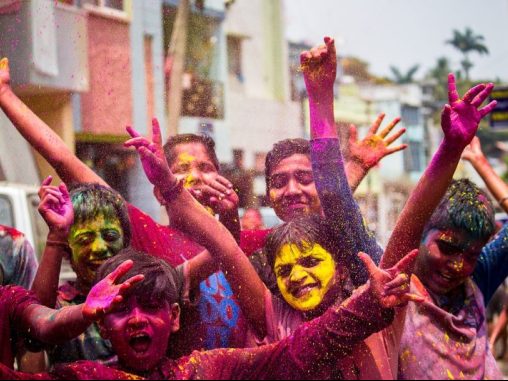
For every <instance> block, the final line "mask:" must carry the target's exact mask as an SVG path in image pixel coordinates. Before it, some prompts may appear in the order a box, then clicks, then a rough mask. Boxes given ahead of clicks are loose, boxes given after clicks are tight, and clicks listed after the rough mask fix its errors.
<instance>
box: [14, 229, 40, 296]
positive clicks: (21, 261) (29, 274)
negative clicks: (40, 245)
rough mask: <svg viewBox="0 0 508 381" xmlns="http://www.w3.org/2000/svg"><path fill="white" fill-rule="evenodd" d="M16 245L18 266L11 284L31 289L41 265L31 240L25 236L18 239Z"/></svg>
mask: <svg viewBox="0 0 508 381" xmlns="http://www.w3.org/2000/svg"><path fill="white" fill-rule="evenodd" d="M14 245H15V252H16V253H15V256H16V257H17V260H16V262H17V266H16V271H15V272H14V274H13V278H12V282H11V284H15V285H18V286H21V287H23V288H26V289H30V288H31V287H32V283H33V281H34V279H35V275H36V274H37V268H38V267H39V263H38V262H37V256H36V255H35V251H34V249H33V248H32V245H30V242H28V240H27V239H26V238H24V237H23V238H22V239H19V240H16V241H15V243H14Z"/></svg>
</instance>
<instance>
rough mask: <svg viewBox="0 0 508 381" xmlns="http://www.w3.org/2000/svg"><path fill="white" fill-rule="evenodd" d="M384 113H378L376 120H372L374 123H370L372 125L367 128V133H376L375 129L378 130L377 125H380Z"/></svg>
mask: <svg viewBox="0 0 508 381" xmlns="http://www.w3.org/2000/svg"><path fill="white" fill-rule="evenodd" d="M385 116H386V114H385V113H384V112H382V113H381V114H379V115H378V116H377V118H376V120H375V121H374V123H372V126H371V127H370V130H369V134H372V135H376V134H377V131H378V130H379V126H381V123H383V119H384V118H385Z"/></svg>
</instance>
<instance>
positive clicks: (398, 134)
mask: <svg viewBox="0 0 508 381" xmlns="http://www.w3.org/2000/svg"><path fill="white" fill-rule="evenodd" d="M406 131H407V130H406V129H405V128H401V129H400V130H399V131H397V132H396V133H395V134H393V135H392V136H390V137H388V138H386V140H385V141H386V145H390V144H392V143H393V142H395V141H396V140H398V139H399V138H400V137H401V136H402V135H404V134H405V133H406ZM385 136H386V135H385Z"/></svg>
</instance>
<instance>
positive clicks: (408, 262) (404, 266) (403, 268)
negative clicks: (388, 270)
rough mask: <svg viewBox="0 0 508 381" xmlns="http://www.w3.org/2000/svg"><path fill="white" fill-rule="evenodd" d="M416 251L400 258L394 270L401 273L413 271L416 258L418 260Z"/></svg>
mask: <svg viewBox="0 0 508 381" xmlns="http://www.w3.org/2000/svg"><path fill="white" fill-rule="evenodd" d="M418 252H419V250H418V249H415V250H413V251H411V252H410V253H409V254H408V255H406V256H405V257H404V258H402V259H401V260H400V261H399V262H398V263H397V264H396V265H395V268H396V269H397V270H398V271H399V272H402V273H406V274H408V273H411V272H412V270H413V266H414V264H415V262H416V258H418Z"/></svg>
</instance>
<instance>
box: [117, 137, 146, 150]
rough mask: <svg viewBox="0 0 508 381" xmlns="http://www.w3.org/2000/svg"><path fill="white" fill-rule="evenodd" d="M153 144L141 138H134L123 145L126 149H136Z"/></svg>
mask: <svg viewBox="0 0 508 381" xmlns="http://www.w3.org/2000/svg"><path fill="white" fill-rule="evenodd" d="M150 144H151V142H150V140H148V139H147V138H145V137H143V136H140V137H137V138H132V139H129V140H127V141H126V142H125V143H124V144H123V145H124V146H125V147H135V148H138V147H140V146H149V145H150Z"/></svg>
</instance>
